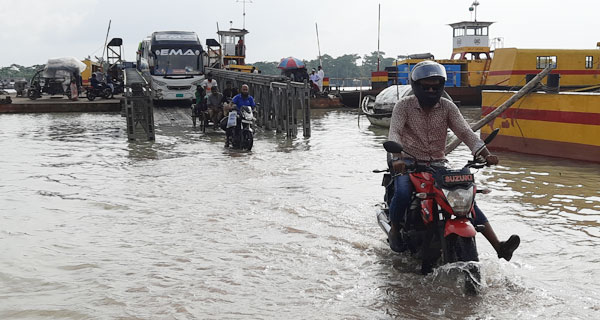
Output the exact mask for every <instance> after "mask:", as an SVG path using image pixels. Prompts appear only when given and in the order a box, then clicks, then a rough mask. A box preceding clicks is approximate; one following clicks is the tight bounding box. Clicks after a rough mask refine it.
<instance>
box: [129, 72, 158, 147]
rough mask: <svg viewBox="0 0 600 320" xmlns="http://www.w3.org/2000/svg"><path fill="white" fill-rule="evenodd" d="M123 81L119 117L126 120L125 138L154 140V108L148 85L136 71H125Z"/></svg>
mask: <svg viewBox="0 0 600 320" xmlns="http://www.w3.org/2000/svg"><path fill="white" fill-rule="evenodd" d="M124 80H125V92H124V94H123V96H124V98H122V99H121V110H122V114H121V115H122V116H124V117H126V118H127V138H128V139H129V140H139V139H144V140H154V139H155V133H154V110H153V109H154V106H153V102H152V97H151V95H150V85H149V84H148V82H146V80H145V79H144V78H143V77H142V75H141V74H140V73H139V71H137V70H136V69H125V73H124Z"/></svg>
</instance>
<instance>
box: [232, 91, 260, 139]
mask: <svg viewBox="0 0 600 320" xmlns="http://www.w3.org/2000/svg"><path fill="white" fill-rule="evenodd" d="M249 91H250V88H249V87H248V85H247V84H244V85H242V89H241V93H239V94H237V95H236V96H235V97H233V99H232V100H231V103H232V105H233V107H234V108H235V109H236V111H237V112H238V113H239V112H241V110H242V106H249V107H251V108H252V109H254V108H255V107H256V103H255V102H254V97H252V96H251V95H250V94H249ZM238 126H239V123H238ZM236 127H237V126H236ZM234 130H235V127H230V128H226V129H225V131H226V134H227V136H226V140H225V147H229V144H230V142H231V139H232V136H233V131H234Z"/></svg>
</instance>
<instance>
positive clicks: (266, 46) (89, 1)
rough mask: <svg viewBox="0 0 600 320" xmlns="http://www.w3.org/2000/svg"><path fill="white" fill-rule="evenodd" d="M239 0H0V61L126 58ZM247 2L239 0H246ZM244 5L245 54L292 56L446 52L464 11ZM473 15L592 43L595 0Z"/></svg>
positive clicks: (498, 26) (497, 33) (548, 1)
mask: <svg viewBox="0 0 600 320" xmlns="http://www.w3.org/2000/svg"><path fill="white" fill-rule="evenodd" d="M241 1H242V0H212V1H207V0H195V1H187V0H169V1H157V0H146V1H137V0H120V1H116V0H102V1H100V0H0V50H1V53H0V66H9V65H10V64H12V63H16V64H20V65H25V66H29V65H33V64H42V63H45V62H46V61H47V59H48V58H54V57H60V56H74V57H77V58H80V59H83V58H85V57H86V56H88V55H91V56H92V57H93V56H98V57H99V56H101V55H102V47H103V45H104V39H105V36H106V29H107V26H108V21H109V20H111V19H112V25H111V29H110V35H109V39H110V38H113V37H120V38H123V40H124V50H125V59H127V60H131V61H133V60H134V59H135V49H136V48H137V44H138V43H139V41H140V40H142V39H143V38H144V37H145V36H148V35H150V34H151V33H152V32H153V31H161V30H188V31H195V32H197V33H198V35H199V37H200V39H202V41H203V43H204V39H206V38H216V31H217V23H218V25H219V28H220V29H228V28H229V26H230V24H229V21H232V22H233V27H236V28H241V27H242V6H243V4H242V3H241ZM246 1H247V2H249V0H246ZM251 1H252V3H247V4H246V29H248V31H249V32H250V33H249V34H248V35H247V36H246V49H247V61H248V62H255V61H279V59H281V58H282V57H287V56H295V57H298V58H302V59H314V58H316V57H317V56H318V48H317V38H316V32H315V22H316V23H318V26H319V37H320V44H321V53H322V54H324V53H327V54H329V55H332V56H334V57H337V56H340V55H343V54H350V53H355V54H358V55H360V56H363V55H364V54H367V53H370V52H372V51H375V50H377V6H378V4H379V3H380V4H381V44H380V50H381V51H384V52H385V53H386V56H387V57H396V56H398V55H405V54H410V53H423V52H431V53H433V54H434V55H435V57H436V58H439V59H443V58H449V57H450V53H451V51H452V30H451V28H450V27H449V26H448V24H449V23H454V22H459V21H464V20H471V19H472V13H470V12H469V10H468V8H469V6H470V5H471V3H472V2H473V1H472V0H426V1H414V0H412V1H405V0H381V1H377V0H298V1H288V0H251ZM479 2H480V6H479V7H478V11H477V20H479V21H494V22H495V23H494V24H493V25H492V26H491V27H490V38H494V37H503V38H504V47H519V48H577V49H591V48H596V43H597V42H598V41H600V34H599V33H600V18H598V13H599V12H600V10H599V9H600V1H597V0H569V1H558V0H479Z"/></svg>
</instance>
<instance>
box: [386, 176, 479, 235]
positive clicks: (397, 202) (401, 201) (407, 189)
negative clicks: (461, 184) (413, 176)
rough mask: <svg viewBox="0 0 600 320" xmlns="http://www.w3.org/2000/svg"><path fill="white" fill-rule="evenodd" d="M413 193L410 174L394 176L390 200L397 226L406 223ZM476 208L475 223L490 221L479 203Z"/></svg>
mask: <svg viewBox="0 0 600 320" xmlns="http://www.w3.org/2000/svg"><path fill="white" fill-rule="evenodd" d="M412 193H413V185H412V182H411V181H410V177H409V175H408V174H403V175H399V176H396V177H395V178H394V196H393V197H392V201H391V202H390V220H391V222H392V223H393V224H394V225H396V227H399V226H400V225H401V224H404V220H405V219H404V216H405V215H406V210H407V209H408V206H410V197H411V195H412ZM474 209H475V219H474V221H473V223H474V224H475V225H479V224H485V223H486V222H488V220H487V218H486V216H485V215H484V214H483V212H482V211H481V210H480V209H479V207H478V206H477V203H475V206H474Z"/></svg>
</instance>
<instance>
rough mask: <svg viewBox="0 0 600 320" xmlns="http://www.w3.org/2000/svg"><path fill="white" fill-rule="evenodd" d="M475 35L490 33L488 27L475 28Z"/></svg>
mask: <svg viewBox="0 0 600 320" xmlns="http://www.w3.org/2000/svg"><path fill="white" fill-rule="evenodd" d="M475 35H477V36H487V35H488V28H487V27H481V28H477V29H475Z"/></svg>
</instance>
